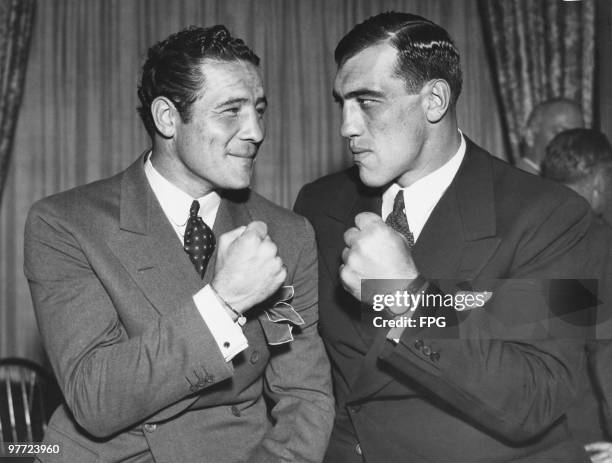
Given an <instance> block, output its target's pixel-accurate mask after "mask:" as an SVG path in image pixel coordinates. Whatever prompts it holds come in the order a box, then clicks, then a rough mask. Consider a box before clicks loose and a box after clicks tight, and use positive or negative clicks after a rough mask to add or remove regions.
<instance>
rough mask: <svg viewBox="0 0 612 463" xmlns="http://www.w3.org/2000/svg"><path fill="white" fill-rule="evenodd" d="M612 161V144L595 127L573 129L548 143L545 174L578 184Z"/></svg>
mask: <svg viewBox="0 0 612 463" xmlns="http://www.w3.org/2000/svg"><path fill="white" fill-rule="evenodd" d="M611 162H612V146H610V142H609V141H608V139H607V137H606V136H605V135H604V134H603V133H601V132H600V131H598V130H594V129H570V130H565V131H563V132H561V133H559V134H557V135H556V136H555V138H553V139H552V140H551V142H550V143H549V144H548V146H547V147H546V157H545V158H544V163H543V165H542V174H543V176H544V177H546V178H549V179H551V180H556V181H557V182H561V183H565V184H566V185H572V184H576V183H577V182H580V181H581V180H583V179H585V178H587V177H588V176H590V175H591V174H593V173H594V172H595V169H597V168H598V167H600V166H602V165H608V164H609V163H611Z"/></svg>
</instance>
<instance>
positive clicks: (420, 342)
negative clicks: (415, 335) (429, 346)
mask: <svg viewBox="0 0 612 463" xmlns="http://www.w3.org/2000/svg"><path fill="white" fill-rule="evenodd" d="M423 345H424V342H423V340H422V339H417V340H416V341H414V347H415V348H416V349H419V350H420V349H421V348H422V347H423Z"/></svg>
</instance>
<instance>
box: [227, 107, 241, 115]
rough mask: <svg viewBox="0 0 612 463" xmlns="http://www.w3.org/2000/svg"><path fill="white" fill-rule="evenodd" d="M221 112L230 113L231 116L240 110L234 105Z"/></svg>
mask: <svg viewBox="0 0 612 463" xmlns="http://www.w3.org/2000/svg"><path fill="white" fill-rule="evenodd" d="M223 112H225V113H228V114H231V115H232V116H235V115H236V114H238V113H239V112H240V108H239V107H237V106H236V107H232V108H227V109H226V110H225V111H223Z"/></svg>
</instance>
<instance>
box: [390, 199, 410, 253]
mask: <svg viewBox="0 0 612 463" xmlns="http://www.w3.org/2000/svg"><path fill="white" fill-rule="evenodd" d="M385 222H386V224H387V225H389V226H390V227H391V228H393V229H394V230H395V231H397V232H399V233H401V234H402V235H404V237H405V238H406V239H407V240H408V245H409V246H410V247H412V246H414V235H413V234H412V232H411V231H410V227H409V226H408V219H406V213H405V212H404V192H403V191H402V190H400V191H398V192H397V195H395V200H394V201H393V211H392V212H391V214H389V215H388V216H387V220H385Z"/></svg>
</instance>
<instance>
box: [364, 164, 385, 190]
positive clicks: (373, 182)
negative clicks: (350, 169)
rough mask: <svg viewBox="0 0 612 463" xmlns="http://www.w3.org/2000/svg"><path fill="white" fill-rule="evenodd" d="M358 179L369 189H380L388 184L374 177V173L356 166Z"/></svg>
mask: <svg viewBox="0 0 612 463" xmlns="http://www.w3.org/2000/svg"><path fill="white" fill-rule="evenodd" d="M358 168H359V178H360V179H361V182H362V183H363V184H364V185H365V186H367V187H370V188H380V187H381V186H384V185H386V184H387V183H389V181H388V180H385V179H383V178H382V177H381V176H378V175H376V172H373V171H371V170H368V169H366V168H365V167H363V166H361V165H358Z"/></svg>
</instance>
